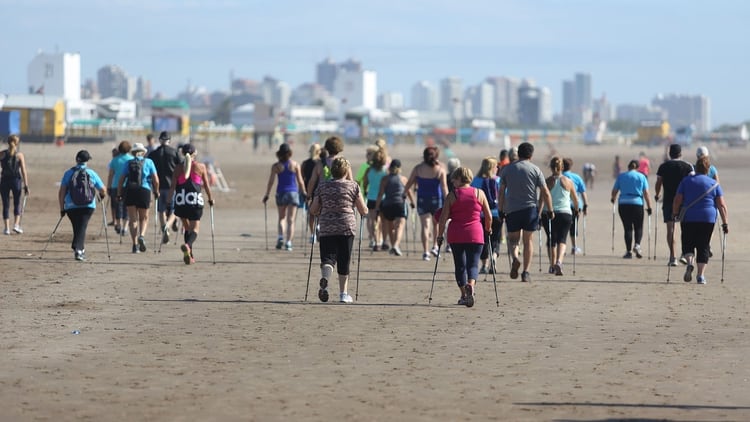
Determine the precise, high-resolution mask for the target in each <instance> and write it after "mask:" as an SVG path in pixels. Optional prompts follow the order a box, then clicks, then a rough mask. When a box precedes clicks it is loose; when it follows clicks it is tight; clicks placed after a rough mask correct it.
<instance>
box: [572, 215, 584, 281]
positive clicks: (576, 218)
mask: <svg viewBox="0 0 750 422" xmlns="http://www.w3.org/2000/svg"><path fill="white" fill-rule="evenodd" d="M583 222H584V223H583V224H586V217H585V216H584V217H583ZM577 223H578V216H577V215H574V216H573V243H576V238H577V237H578V224H577ZM584 230H585V229H584ZM583 233H584V235H583V236H584V237H583V238H584V239H586V232H585V231H584V232H583ZM583 248H584V249H583V250H584V253H586V252H585V251H586V241H584V242H583ZM576 255H578V254H577V253H574V254H573V275H576Z"/></svg>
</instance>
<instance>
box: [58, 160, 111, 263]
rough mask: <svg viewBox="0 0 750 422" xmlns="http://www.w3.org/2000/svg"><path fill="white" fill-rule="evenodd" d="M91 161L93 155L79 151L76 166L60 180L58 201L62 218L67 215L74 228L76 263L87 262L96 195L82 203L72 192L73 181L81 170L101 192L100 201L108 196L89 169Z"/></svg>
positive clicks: (92, 171)
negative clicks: (88, 239) (87, 243)
mask: <svg viewBox="0 0 750 422" xmlns="http://www.w3.org/2000/svg"><path fill="white" fill-rule="evenodd" d="M89 160H91V154H89V152H88V151H86V150H85V149H82V150H80V151H78V153H77V154H76V165H75V166H74V167H72V168H70V169H68V170H67V171H65V173H64V174H63V177H62V180H60V189H59V190H58V194H57V199H58V203H59V205H60V217H61V218H62V217H63V216H65V215H67V216H68V219H69V220H70V224H71V225H72V226H73V241H72V243H71V245H70V247H71V248H72V249H73V257H74V258H75V260H76V261H85V260H86V229H87V228H88V225H89V220H90V219H91V216H92V215H93V214H94V210H95V209H96V195H93V192H92V196H91V201H87V202H86V203H82V202H81V200H82V199H83V198H78V195H76V198H74V197H73V194H72V192H71V190H70V189H69V187H70V185H71V183H70V182H71V179H73V177H75V175H76V173H77V172H78V171H79V170H81V171H84V172H86V173H88V178H89V180H90V181H91V183H92V184H93V186H94V189H96V190H97V191H99V199H100V200H103V199H104V198H105V197H106V195H107V188H106V187H104V182H103V181H102V179H101V178H100V177H99V175H98V174H97V173H96V172H95V171H94V170H92V169H90V168H88V166H87V163H88V161H89Z"/></svg>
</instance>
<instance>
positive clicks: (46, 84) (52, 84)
mask: <svg viewBox="0 0 750 422" xmlns="http://www.w3.org/2000/svg"><path fill="white" fill-rule="evenodd" d="M27 70H28V73H27V76H28V86H29V94H44V95H49V96H56V97H62V98H63V99H65V100H80V99H81V56H80V54H78V53H44V52H41V51H40V52H39V53H37V55H36V56H35V57H34V58H33V59H31V62H30V63H29V66H28V69H27Z"/></svg>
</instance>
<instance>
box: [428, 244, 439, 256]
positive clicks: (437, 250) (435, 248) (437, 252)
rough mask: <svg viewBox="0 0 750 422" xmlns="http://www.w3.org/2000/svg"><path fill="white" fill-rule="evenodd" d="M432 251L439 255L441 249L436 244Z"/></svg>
mask: <svg viewBox="0 0 750 422" xmlns="http://www.w3.org/2000/svg"><path fill="white" fill-rule="evenodd" d="M430 253H431V254H433V255H435V256H438V255H439V254H440V249H438V248H437V246H436V247H434V248H432V250H431V251H430Z"/></svg>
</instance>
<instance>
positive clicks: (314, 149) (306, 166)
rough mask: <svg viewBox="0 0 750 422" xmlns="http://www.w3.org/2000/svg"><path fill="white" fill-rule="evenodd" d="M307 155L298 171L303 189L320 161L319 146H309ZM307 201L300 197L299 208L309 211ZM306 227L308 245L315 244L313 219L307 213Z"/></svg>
mask: <svg viewBox="0 0 750 422" xmlns="http://www.w3.org/2000/svg"><path fill="white" fill-rule="evenodd" d="M309 154H310V155H309V156H308V158H307V159H306V160H304V161H303V162H302V164H300V169H301V171H302V182H303V185H302V186H305V187H307V184H308V183H310V178H311V177H312V172H313V170H314V169H315V164H316V162H317V161H318V160H319V159H320V144H312V145H310V149H309ZM313 191H315V189H314V188H313V190H312V191H307V193H312V192H313ZM307 199H308V198H307V196H305V197H301V198H300V206H302V207H303V208H304V209H305V210H308V211H309V207H308V203H307V202H308V201H307ZM307 225H308V228H309V229H310V243H315V217H314V216H313V215H312V214H310V213H309V212H308V213H307Z"/></svg>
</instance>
